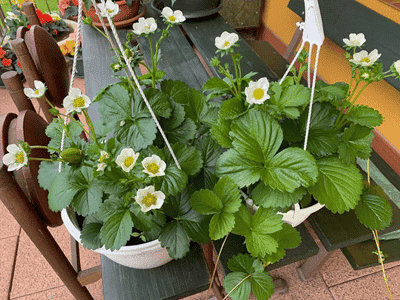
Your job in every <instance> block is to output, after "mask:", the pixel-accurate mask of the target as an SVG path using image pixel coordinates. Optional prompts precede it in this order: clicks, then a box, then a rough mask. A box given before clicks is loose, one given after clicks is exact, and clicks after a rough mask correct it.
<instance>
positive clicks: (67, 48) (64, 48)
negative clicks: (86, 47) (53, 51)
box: [59, 39, 82, 57]
mask: <svg viewBox="0 0 400 300" xmlns="http://www.w3.org/2000/svg"><path fill="white" fill-rule="evenodd" d="M59 46H60V50H61V52H62V54H63V55H64V56H68V57H74V55H75V50H76V47H75V41H74V40H71V39H66V40H64V41H62V42H60V43H59ZM81 54H82V48H81V47H78V56H81Z"/></svg>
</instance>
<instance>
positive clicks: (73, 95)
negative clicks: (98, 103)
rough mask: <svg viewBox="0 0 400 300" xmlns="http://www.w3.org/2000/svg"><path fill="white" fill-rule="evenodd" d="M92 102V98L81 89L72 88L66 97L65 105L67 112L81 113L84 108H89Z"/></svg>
mask: <svg viewBox="0 0 400 300" xmlns="http://www.w3.org/2000/svg"><path fill="white" fill-rule="evenodd" d="M90 103H91V101H90V98H89V97H88V96H86V95H83V94H82V91H81V90H80V89H77V88H72V89H71V91H70V92H69V94H68V96H67V97H65V98H64V101H63V106H64V108H65V109H66V110H67V113H70V112H73V111H76V112H78V113H80V112H81V111H82V109H84V108H88V107H89V105H90Z"/></svg>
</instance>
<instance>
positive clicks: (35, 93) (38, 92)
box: [24, 80, 47, 98]
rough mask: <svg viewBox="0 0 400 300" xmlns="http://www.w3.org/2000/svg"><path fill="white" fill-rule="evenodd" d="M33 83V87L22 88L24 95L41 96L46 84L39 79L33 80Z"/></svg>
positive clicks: (29, 96)
mask: <svg viewBox="0 0 400 300" xmlns="http://www.w3.org/2000/svg"><path fill="white" fill-rule="evenodd" d="M33 84H34V85H35V89H31V88H24V94H25V96H27V97H28V98H41V97H43V96H44V93H45V92H46V90H47V88H46V85H45V84H44V83H43V82H41V81H39V80H35V81H34V82H33Z"/></svg>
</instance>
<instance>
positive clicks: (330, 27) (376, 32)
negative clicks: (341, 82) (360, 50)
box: [288, 0, 400, 90]
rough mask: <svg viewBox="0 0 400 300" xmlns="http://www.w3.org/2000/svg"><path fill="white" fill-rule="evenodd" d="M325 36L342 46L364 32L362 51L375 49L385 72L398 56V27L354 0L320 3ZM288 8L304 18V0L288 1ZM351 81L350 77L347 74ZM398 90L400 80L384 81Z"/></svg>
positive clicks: (399, 45) (325, 0) (399, 52)
mask: <svg viewBox="0 0 400 300" xmlns="http://www.w3.org/2000/svg"><path fill="white" fill-rule="evenodd" d="M318 2H319V6H320V10H321V16H322V22H323V25H324V32H325V36H327V37H329V38H330V39H331V40H332V41H334V42H335V43H336V44H338V45H340V46H343V45H344V43H343V39H344V38H348V36H349V34H350V33H360V32H362V33H364V34H365V38H366V39H367V42H366V44H365V45H366V47H365V50H367V51H372V50H374V49H378V50H379V53H382V56H381V58H380V60H381V61H382V63H383V67H384V70H385V71H386V70H388V69H389V67H390V66H391V65H392V64H393V62H394V61H396V60H398V59H399V57H400V25H399V24H396V23H395V22H393V21H392V20H390V19H388V18H386V17H384V16H382V15H380V14H379V13H377V12H375V11H373V10H371V9H369V8H368V7H366V6H364V5H362V4H361V3H359V2H357V1H356V0H335V1H332V0H319V1H318ZM288 7H289V8H290V9H291V10H293V11H294V12H295V13H297V14H298V15H299V16H301V17H303V18H304V0H291V1H290V3H289V5H288ZM349 78H350V74H349ZM386 80H387V81H388V82H389V83H390V84H391V85H392V86H394V87H395V88H397V89H398V90H400V81H399V80H397V79H394V78H393V77H390V78H387V79H386Z"/></svg>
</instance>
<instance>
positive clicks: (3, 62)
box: [1, 58, 12, 67]
mask: <svg viewBox="0 0 400 300" xmlns="http://www.w3.org/2000/svg"><path fill="white" fill-rule="evenodd" d="M1 63H2V64H3V66H5V67H9V66H11V64H12V60H11V59H9V58H3V60H2V61H1Z"/></svg>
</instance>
